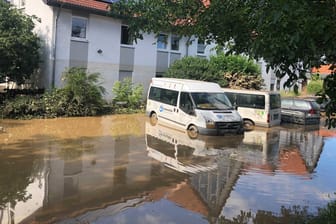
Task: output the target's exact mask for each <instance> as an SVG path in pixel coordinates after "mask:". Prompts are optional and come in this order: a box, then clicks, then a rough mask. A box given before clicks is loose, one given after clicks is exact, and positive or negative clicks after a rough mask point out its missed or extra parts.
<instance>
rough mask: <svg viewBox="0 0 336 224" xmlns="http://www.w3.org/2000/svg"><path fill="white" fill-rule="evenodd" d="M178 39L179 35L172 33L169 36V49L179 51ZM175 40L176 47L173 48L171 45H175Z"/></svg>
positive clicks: (179, 38)
mask: <svg viewBox="0 0 336 224" xmlns="http://www.w3.org/2000/svg"><path fill="white" fill-rule="evenodd" d="M180 40H181V37H179V36H178V35H175V34H172V35H171V36H170V50H171V51H180ZM176 41H177V49H173V46H175V43H176Z"/></svg>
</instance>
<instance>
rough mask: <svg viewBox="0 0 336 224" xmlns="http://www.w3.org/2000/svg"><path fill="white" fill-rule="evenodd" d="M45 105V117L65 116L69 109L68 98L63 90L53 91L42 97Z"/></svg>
mask: <svg viewBox="0 0 336 224" xmlns="http://www.w3.org/2000/svg"><path fill="white" fill-rule="evenodd" d="M43 101H44V104H45V117H47V118H55V117H62V116H67V115H68V113H67V110H68V108H69V102H70V99H69V96H68V95H67V93H66V91H64V89H53V90H51V91H49V92H46V93H45V94H44V95H43Z"/></svg>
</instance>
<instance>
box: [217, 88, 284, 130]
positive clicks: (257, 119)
mask: <svg viewBox="0 0 336 224" xmlns="http://www.w3.org/2000/svg"><path fill="white" fill-rule="evenodd" d="M223 90H224V92H225V93H226V95H227V96H228V98H229V99H230V101H231V103H232V105H233V106H234V107H236V108H237V110H238V112H239V114H240V115H241V116H242V117H243V119H244V124H245V128H248V129H253V128H254V126H262V127H271V126H275V125H280V123H281V96H280V93H278V92H271V91H258V90H242V89H228V88H224V89H223Z"/></svg>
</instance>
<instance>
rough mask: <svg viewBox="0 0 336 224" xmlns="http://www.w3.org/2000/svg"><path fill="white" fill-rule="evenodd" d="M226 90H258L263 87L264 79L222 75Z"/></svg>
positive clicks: (241, 75)
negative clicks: (226, 84)
mask: <svg viewBox="0 0 336 224" xmlns="http://www.w3.org/2000/svg"><path fill="white" fill-rule="evenodd" d="M224 79H225V80H227V82H228V86H227V87H228V88H232V89H253V90H260V89H262V87H263V86H264V79H263V78H262V77H261V76H260V75H247V74H242V73H231V72H226V73H224Z"/></svg>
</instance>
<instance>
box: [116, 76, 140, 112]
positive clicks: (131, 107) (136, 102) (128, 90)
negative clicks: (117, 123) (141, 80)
mask: <svg viewBox="0 0 336 224" xmlns="http://www.w3.org/2000/svg"><path fill="white" fill-rule="evenodd" d="M112 92H113V94H114V98H113V106H114V107H115V112H118V113H120V112H122V113H127V112H134V111H136V110H142V109H143V106H144V103H143V86H142V85H140V84H137V85H134V84H133V83H132V80H131V79H130V78H125V79H124V80H122V81H117V82H115V83H114V85H113V88H112Z"/></svg>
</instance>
